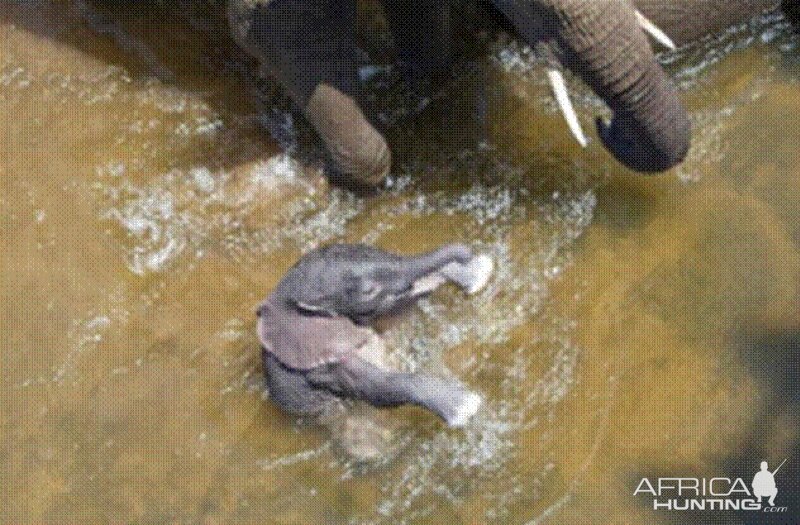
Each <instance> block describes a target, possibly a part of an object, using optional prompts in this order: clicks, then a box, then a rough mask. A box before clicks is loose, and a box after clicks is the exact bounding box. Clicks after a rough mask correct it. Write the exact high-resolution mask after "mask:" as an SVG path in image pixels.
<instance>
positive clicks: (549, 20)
mask: <svg viewBox="0 0 800 525" xmlns="http://www.w3.org/2000/svg"><path fill="white" fill-rule="evenodd" d="M467 1H470V0H446V1H441V0H413V1H412V0H405V1H395V2H388V1H387V2H382V4H383V7H384V10H385V12H386V15H387V16H386V18H387V20H388V22H389V25H390V29H391V30H392V32H393V34H394V40H395V41H396V43H397V45H398V47H399V56H400V58H401V66H402V65H403V64H405V67H402V69H403V70H405V71H409V72H410V74H411V75H412V76H414V75H426V74H433V73H435V72H436V71H441V70H442V69H446V68H447V67H448V65H449V58H450V44H451V42H452V40H453V38H457V37H458V35H451V34H450V27H451V25H452V24H451V23H450V21H451V17H452V16H456V15H457V13H458V10H457V7H458V5H460V4H462V3H464V2H467ZM784 3H785V4H786V5H789V4H791V3H792V1H790V0H784ZM492 4H493V5H494V7H495V8H496V9H497V10H498V11H499V12H500V13H502V14H503V15H504V16H505V17H506V18H507V19H508V20H509V21H510V22H511V24H512V25H513V27H514V28H515V29H516V31H517V33H518V34H519V36H520V37H521V38H522V39H523V40H524V41H525V42H526V43H528V44H530V45H532V46H534V47H535V48H536V49H539V50H543V51H544V52H545V53H546V56H547V57H548V58H552V60H553V62H555V61H559V62H560V63H561V64H563V65H564V66H566V67H567V68H569V69H570V70H572V71H573V72H574V73H576V74H577V75H578V76H580V77H581V78H582V79H583V80H584V81H585V82H586V83H587V84H588V85H589V86H590V87H591V88H592V89H593V90H594V91H595V92H596V93H597V94H598V95H600V96H601V97H602V98H603V100H604V101H605V102H606V103H607V104H608V106H609V107H610V108H611V110H612V111H613V114H614V117H613V119H612V120H611V122H610V123H605V122H603V121H601V120H600V119H598V121H597V128H598V134H599V136H600V138H601V140H602V142H603V144H604V145H605V147H606V148H607V149H608V150H609V152H610V153H612V154H613V156H614V157H615V158H616V159H617V160H619V161H620V162H621V163H622V164H624V165H626V166H628V167H629V168H632V169H634V170H637V171H640V172H658V171H664V170H666V169H669V168H671V167H673V166H675V165H676V164H678V163H680V162H681V161H682V160H683V159H684V157H685V156H686V153H687V151H688V149H689V145H690V139H691V129H690V123H689V118H688V115H687V112H686V110H685V108H684V107H683V105H682V103H681V101H680V99H679V97H678V94H677V90H676V88H675V86H674V85H673V84H672V82H671V81H670V80H669V79H668V78H667V77H666V75H665V73H664V71H663V70H662V69H661V67H660V65H659V64H658V62H657V61H656V59H655V56H654V53H653V50H652V49H651V46H650V42H649V40H648V38H647V36H646V35H645V33H644V32H643V30H642V29H641V28H640V24H641V20H640V15H641V14H644V15H645V16H646V17H647V18H649V19H650V20H651V21H653V22H654V23H655V24H656V25H657V26H659V27H660V28H661V29H662V30H663V31H664V32H665V33H666V34H667V35H668V36H669V37H670V38H671V39H672V41H673V42H675V43H676V44H677V45H682V44H686V43H689V42H693V41H695V40H698V39H700V38H702V37H704V36H706V35H709V34H712V33H715V32H718V31H721V30H722V29H724V28H726V27H728V26H730V25H732V24H734V23H741V22H744V21H747V20H748V19H750V18H751V17H753V16H755V15H757V14H758V13H760V12H762V11H765V10H770V9H775V8H777V7H779V5H780V1H779V0H730V1H727V0H675V1H673V0H634V1H633V2H631V1H628V0H592V1H591V2H589V1H586V0H536V1H528V0H493V1H492ZM637 10H638V13H637ZM451 11H452V12H451ZM228 14H229V20H230V23H231V26H232V28H233V33H234V36H235V37H236V39H237V41H238V42H239V43H240V44H241V45H242V46H243V47H244V48H245V49H247V50H248V51H249V52H250V53H252V54H253V55H255V56H256V57H258V58H259V59H260V60H261V63H262V65H263V66H264V68H265V69H266V70H267V71H268V72H269V73H270V74H271V75H273V76H274V77H275V78H276V79H277V80H278V81H279V82H280V83H281V84H282V85H283V86H284V88H285V89H286V90H287V92H288V93H289V94H290V95H291V96H292V97H293V99H294V100H295V102H296V103H297V104H298V105H299V106H300V107H301V108H303V109H304V112H305V115H306V117H307V118H308V120H309V121H310V122H311V124H312V125H313V126H314V127H315V128H316V130H317V131H318V132H319V135H320V136H321V137H322V139H323V141H324V142H325V144H326V146H327V150H328V152H329V154H330V158H331V160H332V167H333V168H334V169H335V170H337V171H338V172H339V173H342V174H344V175H349V176H351V177H353V178H354V179H355V180H356V181H358V182H361V183H364V184H367V185H374V184H378V183H380V182H381V181H382V180H383V178H384V177H385V176H386V174H387V173H388V171H389V169H390V167H391V153H390V151H389V148H388V146H387V144H386V141H385V140H384V138H383V136H382V135H381V134H380V133H379V132H378V131H377V130H376V129H375V127H374V126H373V125H372V124H371V123H370V122H369V120H368V119H367V117H366V116H365V115H364V113H363V112H362V111H361V109H360V107H359V105H358V102H357V101H358V99H359V96H360V94H359V87H358V84H359V82H358V72H357V64H356V48H355V19H356V3H355V2H354V1H352V0H347V1H344V2H342V1H334V0H230V1H229V4H228Z"/></svg>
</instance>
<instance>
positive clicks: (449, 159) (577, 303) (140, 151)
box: [0, 2, 800, 524]
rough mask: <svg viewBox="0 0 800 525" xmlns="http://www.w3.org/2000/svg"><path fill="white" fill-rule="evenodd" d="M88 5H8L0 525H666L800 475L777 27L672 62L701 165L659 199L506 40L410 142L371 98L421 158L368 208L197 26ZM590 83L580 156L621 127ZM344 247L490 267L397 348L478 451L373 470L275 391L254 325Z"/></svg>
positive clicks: (405, 324)
mask: <svg viewBox="0 0 800 525" xmlns="http://www.w3.org/2000/svg"><path fill="white" fill-rule="evenodd" d="M82 5H83V4H82V3H79V4H76V5H73V4H69V3H62V2H53V3H50V2H19V3H16V2H11V3H6V4H4V5H3V6H2V7H0V120H1V121H2V132H0V179H1V180H2V194H0V221H1V222H0V230H2V239H1V240H0V243H2V244H1V249H2V310H0V321H1V324H0V352H1V353H2V383H1V384H0V401H1V402H0V424H1V425H2V426H0V437H1V439H0V486H2V491H0V492H1V495H0V522H2V523H102V522H114V523H121V522H128V523H209V524H210V523H362V522H365V523H372V522H385V523H396V522H408V523H482V522H493V523H670V522H673V521H675V520H676V519H679V518H676V517H675V516H673V515H670V514H669V513H663V512H662V513H655V512H653V511H652V510H651V508H650V506H649V505H648V502H647V501H646V500H642V499H641V498H638V497H634V496H633V495H632V493H633V490H634V489H635V487H636V483H637V482H638V480H639V479H640V478H641V477H642V476H658V475H664V476H673V477H677V476H703V475H705V476H709V477H711V476H719V475H728V476H739V475H741V476H742V477H745V478H748V477H749V476H752V473H754V472H755V471H756V469H757V464H758V462H760V460H761V459H769V460H770V461H776V462H779V461H780V460H781V459H783V458H785V457H793V458H800V456H796V455H794V456H793V454H795V452H794V451H795V450H796V448H797V446H798V440H800V422H799V421H798V419H799V418H800V409H798V407H799V406H800V405H798V397H799V396H798V395H797V386H796V381H797V377H798V375H797V373H798V370H797V363H798V350H797V341H798V339H800V338H798V336H797V335H796V334H797V332H798V329H799V328H800V320H798V315H797V312H798V311H799V310H800V308H798V299H799V298H800V295H799V294H798V289H799V288H798V286H799V285H800V283H798V277H799V276H800V272H799V271H798V270H800V252H798V247H799V243H800V226H798V224H800V212H798V210H800V173H798V167H797V166H798V163H800V153H799V150H798V148H797V144H798V143H800V126H798V125H797V119H796V115H797V113H798V111H800V89H799V86H798V80H800V54H798V53H800V51H798V43H799V42H800V41H799V40H798V37H797V36H795V35H793V34H792V33H791V31H790V30H789V28H788V27H787V26H786V24H785V23H784V22H783V21H781V20H780V19H776V18H775V17H773V18H772V19H768V20H763V21H759V22H758V23H754V24H752V25H751V26H750V27H742V28H739V30H737V31H735V32H732V33H731V34H729V35H727V36H725V37H724V38H723V39H721V40H720V41H718V42H715V43H711V44H708V45H703V46H699V47H697V48H694V49H692V50H690V51H685V52H682V53H680V54H678V55H675V56H671V57H666V58H665V61H666V62H669V65H668V68H669V70H670V72H671V74H673V75H674V76H675V77H676V78H677V79H678V82H679V84H680V85H681V87H682V89H683V95H682V96H683V98H684V100H685V101H686V103H687V105H688V106H689V108H690V110H691V113H692V117H693V120H694V125H695V142H694V146H693V149H692V152H691V154H690V157H689V159H688V160H687V161H686V163H685V164H684V165H682V166H681V167H680V168H678V169H676V170H674V171H673V172H671V173H669V174H666V175H662V176H658V177H649V178H648V177H642V176H637V175H634V174H631V173H628V172H625V171H624V170H623V169H622V168H620V167H619V166H618V165H617V164H616V163H614V162H613V161H612V160H611V159H610V158H609V157H608V156H607V154H606V153H605V152H603V151H602V148H601V147H600V146H599V144H598V143H597V141H595V142H594V143H593V144H592V145H590V147H589V148H587V149H585V150H581V149H580V148H579V147H577V146H576V145H575V144H574V142H573V140H572V139H571V138H570V136H569V135H568V132H567V130H566V126H565V125H564V124H563V122H562V121H561V119H560V118H559V117H558V115H556V114H555V112H554V110H553V105H552V102H551V101H550V100H549V95H548V90H547V87H546V84H545V81H544V76H543V74H542V72H541V69H540V68H537V67H535V66H536V64H535V61H534V60H532V59H531V57H530V56H529V55H528V54H526V52H525V49H523V48H521V47H519V46H517V45H515V44H513V43H510V42H504V43H499V44H497V45H496V46H495V47H494V48H493V50H492V53H491V56H490V58H488V59H486V60H485V61H484V62H482V63H481V64H480V67H479V68H478V69H479V70H480V71H481V75H482V76H481V77H480V78H481V79H482V80H475V77H474V76H471V75H472V74H471V73H467V74H465V75H464V78H463V79H461V80H459V81H457V82H455V83H454V84H452V85H451V86H450V87H448V88H447V89H446V90H445V91H444V92H443V93H444V95H445V97H444V98H450V99H452V102H447V103H445V102H442V101H434V103H432V104H431V105H430V106H429V107H428V108H426V109H425V110H423V111H422V112H421V113H420V114H419V115H417V116H416V117H415V118H413V119H412V118H410V117H408V116H407V114H408V112H409V109H408V107H407V106H406V105H404V102H403V98H402V97H401V96H397V97H395V96H394V94H396V91H397V90H396V89H395V88H396V86H394V85H393V84H392V81H391V75H390V74H387V73H386V71H385V70H379V73H378V77H377V78H378V79H377V80H375V78H373V79H372V80H371V81H370V89H371V90H372V93H373V98H374V100H375V104H374V105H375V106H376V108H374V109H375V111H378V112H380V114H381V116H382V120H383V121H384V122H385V123H387V125H388V126H389V135H390V136H391V137H392V140H393V141H395V143H396V144H398V145H397V146H396V148H397V150H398V155H397V156H398V162H397V166H396V169H395V171H394V174H393V177H392V181H393V184H392V188H391V189H390V190H389V191H387V192H386V193H383V194H381V195H379V196H377V197H364V196H358V195H353V194H351V193H349V192H347V191H343V190H341V189H335V188H330V187H329V185H328V184H327V183H326V182H325V181H324V179H323V178H322V177H321V176H320V172H319V162H318V160H317V159H316V158H315V154H314V153H313V152H314V147H315V146H314V145H313V141H310V140H309V139H308V132H307V130H305V129H304V125H303V123H302V122H298V118H297V114H296V113H295V114H293V113H292V112H291V111H288V110H287V108H288V106H287V105H286V104H285V102H282V100H283V99H281V98H280V95H277V96H278V99H277V100H278V102H276V103H271V102H269V101H270V100H272V99H270V98H269V97H273V98H274V97H275V96H276V95H275V92H274V89H273V88H272V87H271V86H270V85H269V83H268V82H267V83H264V82H262V81H258V80H257V79H256V78H255V77H254V76H253V74H252V64H251V63H250V62H249V61H248V60H247V59H245V58H244V57H242V56H241V55H239V54H237V53H236V51H235V50H231V49H230V43H229V42H226V41H225V39H224V38H223V37H219V35H216V36H215V35H214V32H213V30H208V29H206V28H204V27H201V26H202V20H203V18H202V13H199V14H195V13H189V14H188V15H186V13H183V14H184V15H186V16H184V17H182V18H181V17H175V18H172V17H169V16H163V15H164V13H163V12H159V11H157V12H155V13H153V12H149V11H143V12H139V11H135V10H133V9H132V8H130V7H125V6H124V4H113V7H110V8H109V9H111V11H109V12H108V13H106V14H105V15H107V16H108V18H107V19H103V20H105V21H106V22H108V20H110V21H111V25H103V24H99V25H98V24H95V25H94V27H91V26H90V25H87V23H86V16H87V13H86V11H85V9H83V8H82V7H81V6H82ZM195 15H196V16H195ZM192 22H194V23H195V25H197V28H195V29H192V27H191V24H192ZM109 27H111V28H116V29H113V30H109ZM115 31H116V32H115ZM248 71H249V72H248ZM365 71H366V70H365ZM387 78H388V79H389V80H386V79H387ZM571 84H572V87H573V88H574V89H575V91H576V93H577V95H576V100H577V103H578V110H579V113H580V117H581V119H582V121H583V123H584V125H585V126H586V127H587V129H588V128H589V127H590V126H591V122H592V118H593V115H595V114H597V113H598V112H599V111H601V110H602V108H601V107H600V106H599V105H598V103H597V100H596V99H594V98H593V97H591V96H589V94H588V93H587V92H586V90H585V88H582V87H581V86H580V85H578V84H577V83H576V82H571ZM259 90H260V92H264V91H265V90H266V91H267V92H268V93H270V95H269V96H265V97H262V98H263V99H262V100H260V101H259V97H258V96H257V94H256V95H254V93H257V92H259ZM265 100H266V102H265ZM270 132H271V133H270ZM309 151H311V154H308V152H309ZM317 157H318V155H317ZM337 240H346V241H361V242H367V243H370V244H375V245H378V246H382V247H385V248H389V249H395V250H397V251H401V252H416V251H421V250H425V249H428V248H431V247H433V246H435V245H437V244H439V243H441V242H445V241H455V240H458V241H467V242H470V243H472V244H474V245H475V246H476V247H477V248H478V249H480V250H483V251H486V252H489V253H491V254H492V255H493V256H494V257H495V258H496V260H497V262H498V273H497V275H496V277H495V278H494V279H493V280H492V281H491V283H490V285H489V286H488V287H487V289H485V290H484V291H483V292H481V293H480V294H479V295H478V296H476V297H474V298H469V299H466V298H464V297H463V296H461V295H460V294H459V293H458V292H457V291H456V290H454V289H447V290H442V291H440V292H438V293H437V294H436V295H435V296H433V297H432V298H430V299H429V300H426V301H424V302H423V303H422V304H421V307H420V308H419V309H417V310H415V311H414V312H413V313H412V314H411V315H410V316H409V317H408V318H405V319H403V320H401V321H400V322H399V323H396V324H395V325H393V326H391V327H390V328H389V329H388V331H387V332H386V337H387V339H388V340H389V341H390V343H391V345H392V348H393V349H394V350H393V351H394V352H396V354H397V356H398V357H399V358H400V359H401V361H402V362H404V363H405V366H407V367H408V368H409V369H433V370H436V369H440V368H441V367H442V366H444V367H446V368H447V369H448V370H449V371H450V372H451V373H452V374H454V375H456V376H458V377H460V378H462V379H463V380H464V381H465V382H467V383H469V384H470V385H472V386H473V387H474V388H475V389H477V390H479V391H481V392H482V393H483V394H484V395H485V397H486V399H487V403H486V405H487V406H486V408H485V410H484V411H483V412H482V413H481V414H480V415H479V417H478V418H477V419H476V421H474V422H473V424H472V425H470V426H469V427H468V428H466V429H465V430H450V429H447V428H444V427H443V426H442V425H441V423H440V422H439V421H437V420H434V419H433V418H432V417H430V416H429V415H428V414H426V413H423V412H422V411H420V410H418V409H414V408H403V409H398V410H396V411H393V412H392V417H393V418H397V419H398V420H399V421H400V422H401V423H402V431H401V433H400V434H401V435H400V436H398V439H399V440H401V441H402V443H403V446H402V447H401V450H400V452H399V453H397V454H396V455H394V456H393V457H391V458H389V459H387V461H386V462H385V463H384V464H381V465H378V466H372V467H366V468H365V467H363V466H360V465H356V464H353V463H352V462H351V461H350V460H348V459H347V458H346V457H344V456H343V455H342V454H341V453H340V452H339V451H338V450H337V448H336V445H335V440H332V439H331V437H330V436H329V435H328V434H326V433H325V432H324V431H320V430H316V429H314V428H309V427H304V426H302V425H298V424H297V423H296V422H295V421H294V420H293V419H292V418H289V417H286V416H284V415H282V414H281V413H280V412H279V411H277V410H276V408H275V407H274V406H272V405H271V404H270V403H269V401H268V400H265V399H264V398H263V396H262V392H261V370H260V365H259V362H258V358H257V356H258V344H257V341H256V339H255V336H254V321H255V318H254V315H253V312H254V307H255V305H256V304H257V303H258V301H259V300H260V299H261V297H262V296H264V295H265V294H266V293H267V292H268V291H269V290H270V289H271V287H272V286H273V285H274V284H275V283H276V282H277V280H278V279H279V278H280V276H281V275H282V273H283V272H284V271H285V269H286V268H288V267H289V266H290V265H291V264H292V263H293V262H294V261H295V260H296V259H297V258H298V257H299V255H300V254H301V253H303V252H304V251H307V250H309V249H311V248H313V247H315V246H318V245H320V244H322V243H326V242H331V241H337ZM790 463H791V461H790V462H789V463H787V466H786V467H784V468H785V469H786V471H785V472H786V476H788V477H787V478H784V481H783V482H784V483H788V482H786V481H785V480H786V479H791V478H792V477H794V479H795V480H796V479H798V478H799V477H800V476H797V472H798V471H797V470H796V469H797V468H798V465H794V466H792V465H791V464H790ZM781 483H782V481H781V479H780V478H778V484H779V486H780V485H781ZM784 486H785V487H787V488H786V490H785V492H784V494H786V495H787V497H789V496H788V495H789V494H791V492H792V491H791V488H790V487H789V485H784ZM795 503H797V504H798V505H800V503H798V502H797V501H796V499H795ZM790 512H792V511H791V509H790ZM793 512H795V513H800V507H798V508H795V509H794V510H793ZM794 515H797V514H794ZM703 517H704V516H703V515H698V519H700V518H703ZM784 517H788V516H784ZM723 518H724V519H723V521H730V522H733V523H739V522H742V523H744V522H746V519H747V516H742V515H739V514H729V515H726V516H724V517H723Z"/></svg>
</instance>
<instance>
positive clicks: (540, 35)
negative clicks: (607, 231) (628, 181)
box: [496, 0, 691, 172]
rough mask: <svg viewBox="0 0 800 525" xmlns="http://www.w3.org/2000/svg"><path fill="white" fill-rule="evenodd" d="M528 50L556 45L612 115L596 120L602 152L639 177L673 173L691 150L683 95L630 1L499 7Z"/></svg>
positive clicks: (506, 3)
mask: <svg viewBox="0 0 800 525" xmlns="http://www.w3.org/2000/svg"><path fill="white" fill-rule="evenodd" d="M496 4H497V6H498V7H499V8H500V10H501V11H502V12H503V13H505V14H506V16H508V17H509V18H510V19H511V21H512V23H513V24H514V25H515V27H516V28H517V30H518V31H519V32H520V33H521V36H522V37H523V38H525V39H526V40H527V41H528V42H529V43H535V42H538V41H545V42H549V43H551V44H555V47H557V48H558V50H559V51H560V53H561V54H560V56H559V58H560V59H561V60H562V62H563V63H564V65H566V66H567V67H569V68H570V69H571V70H572V71H573V72H575V73H577V74H578V75H579V76H580V77H581V78H582V79H583V81H584V82H586V83H587V84H588V85H589V86H590V87H591V88H592V89H593V90H594V91H595V92H596V93H597V94H598V95H599V96H600V97H602V98H603V100H604V101H605V102H606V104H608V106H609V107H610V108H611V110H612V111H613V112H614V117H613V120H612V122H611V123H610V124H605V123H603V122H602V121H599V120H598V132H599V135H600V137H601V139H602V140H603V143H604V145H605V146H606V148H608V150H609V151H610V152H611V153H612V154H613V155H614V157H615V158H616V159H617V160H619V161H620V162H621V163H622V164H624V165H626V166H628V167H630V168H632V169H634V170H637V171H641V172H657V171H664V170H666V169H669V168H671V167H673V166H675V165H676V164H678V163H679V162H681V161H682V160H683V159H684V158H685V156H686V153H687V151H688V149H689V143H690V139H691V126H690V123H689V117H688V115H687V113H686V110H685V108H684V107H683V105H682V104H681V102H680V100H679V98H678V94H677V90H676V88H675V86H674V85H673V84H672V82H670V81H669V79H667V77H666V74H665V73H664V71H663V70H662V69H661V66H660V65H659V64H658V62H657V61H656V60H655V56H654V54H653V51H652V49H651V47H650V43H649V42H648V39H647V37H646V36H645V34H644V33H643V32H642V31H641V29H640V28H639V24H638V21H637V18H636V12H635V10H634V9H633V7H632V5H631V4H630V3H629V2H627V1H625V0H591V1H590V0H538V1H535V2H530V1H522V0H496Z"/></svg>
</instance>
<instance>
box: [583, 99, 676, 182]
mask: <svg viewBox="0 0 800 525" xmlns="http://www.w3.org/2000/svg"><path fill="white" fill-rule="evenodd" d="M596 123H597V133H598V135H599V136H600V138H601V140H602V141H603V144H604V145H605V147H606V148H607V149H608V150H609V152H611V154H612V155H613V156H614V158H616V159H617V160H618V161H619V162H620V163H622V164H623V165H625V166H626V167H628V168H630V169H632V170H635V171H638V172H642V173H659V172H663V171H667V170H669V169H671V168H674V167H675V166H677V165H678V164H680V163H681V162H683V161H684V160H685V159H686V155H687V154H688V152H689V147H690V145H691V137H692V130H691V122H690V121H689V117H688V115H687V114H686V112H685V110H683V108H681V109H680V110H679V112H678V114H677V115H674V117H673V121H672V122H671V125H669V126H659V127H657V128H653V127H650V126H647V125H643V124H640V123H639V122H637V120H636V119H635V118H634V117H632V116H628V115H615V118H614V119H613V120H612V122H611V123H610V124H607V123H606V122H605V121H604V120H603V119H602V118H598V119H597V121H596Z"/></svg>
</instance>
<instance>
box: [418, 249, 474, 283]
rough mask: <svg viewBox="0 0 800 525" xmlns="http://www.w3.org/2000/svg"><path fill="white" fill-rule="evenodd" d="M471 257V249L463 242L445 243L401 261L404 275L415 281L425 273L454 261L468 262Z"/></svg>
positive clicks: (427, 273)
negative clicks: (437, 247)
mask: <svg viewBox="0 0 800 525" xmlns="http://www.w3.org/2000/svg"><path fill="white" fill-rule="evenodd" d="M472 257H473V253H472V249H470V247H469V246H465V245H463V244H446V245H444V246H442V247H441V248H439V249H437V250H433V251H431V252H428V253H423V254H421V255H413V256H409V257H408V260H407V261H405V262H404V263H403V265H404V266H405V268H404V270H405V272H406V275H407V276H408V277H409V278H410V279H411V280H412V281H416V280H417V279H420V278H422V277H424V276H426V275H429V274H431V273H433V272H436V271H438V270H439V269H441V268H442V267H444V266H446V265H447V264H450V263H453V262H456V263H459V264H466V263H468V262H469V261H470V260H471V259H472Z"/></svg>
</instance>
